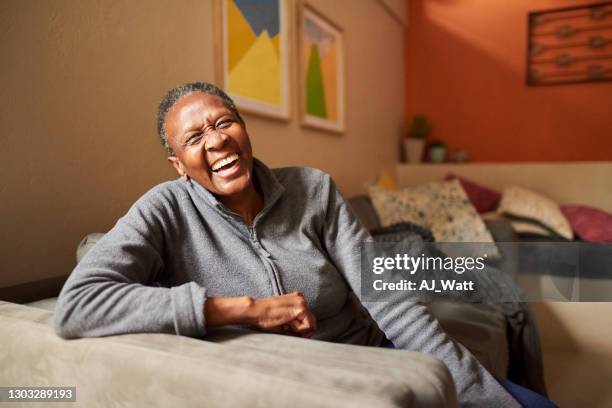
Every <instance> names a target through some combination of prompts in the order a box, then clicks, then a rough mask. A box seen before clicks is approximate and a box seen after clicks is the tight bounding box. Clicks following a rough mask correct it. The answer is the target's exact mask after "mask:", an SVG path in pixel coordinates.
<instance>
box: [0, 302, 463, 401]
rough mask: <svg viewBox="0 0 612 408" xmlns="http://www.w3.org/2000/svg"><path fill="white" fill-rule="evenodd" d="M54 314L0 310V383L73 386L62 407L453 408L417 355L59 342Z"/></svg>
mask: <svg viewBox="0 0 612 408" xmlns="http://www.w3.org/2000/svg"><path fill="white" fill-rule="evenodd" d="M52 307H53V300H48V301H43V302H36V303H34V304H32V305H31V306H26V305H19V304H15V303H9V302H3V301H0V344H1V345H2V348H1V350H0V366H1V367H2V370H0V384H2V385H4V386H9V385H12V386H76V392H77V402H76V404H75V403H66V404H65V406H70V407H75V406H78V407H111V406H122V407H169V406H176V407H192V406H193V407H209V406H210V407H217V406H219V407H231V406H240V407H243V406H256V407H301V406H304V407H344V406H346V407H400V406H401V407H455V406H457V399H456V396H455V389H454V385H453V382H452V379H451V377H450V373H449V372H448V369H447V368H446V366H445V365H444V364H442V363H441V362H440V361H438V360H436V359H434V358H432V357H429V356H427V355H424V354H420V353H414V352H409V351H403V350H388V349H382V348H373V347H362V346H349V345H342V344H333V343H326V342H321V341H314V340H305V339H300V338H295V337H288V336H280V335H274V334H265V333H255V332H250V331H241V332H238V331H237V330H223V331H217V332H215V333H213V334H212V335H211V336H210V337H208V338H207V340H206V341H203V340H198V339H192V338H187V337H181V336H173V335H164V334H130V335H123V336H112V337H106V338H95V339H79V340H63V339H61V338H59V337H58V336H56V335H55V333H54V331H53V328H52V323H51V322H52V312H51V311H50V310H45V309H50V308H52ZM62 405H63V404H60V403H54V404H53V406H54V407H60V406H62ZM2 406H10V404H6V405H5V404H4V403H3V405H2Z"/></svg>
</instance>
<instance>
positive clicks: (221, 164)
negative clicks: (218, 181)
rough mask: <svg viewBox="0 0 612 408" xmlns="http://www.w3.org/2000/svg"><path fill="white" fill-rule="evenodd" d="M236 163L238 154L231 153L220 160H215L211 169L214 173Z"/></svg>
mask: <svg viewBox="0 0 612 408" xmlns="http://www.w3.org/2000/svg"><path fill="white" fill-rule="evenodd" d="M236 163H238V154H237V153H233V154H230V155H229V156H227V157H225V158H223V159H221V160H217V161H216V162H215V163H214V164H213V165H212V171H213V172H215V173H218V172H220V171H223V170H228V169H229V168H231V167H233V166H234V165H235V164H236Z"/></svg>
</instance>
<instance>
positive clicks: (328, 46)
mask: <svg viewBox="0 0 612 408" xmlns="http://www.w3.org/2000/svg"><path fill="white" fill-rule="evenodd" d="M300 60H301V61H300V88H301V98H302V108H301V109H302V115H301V118H302V124H304V125H306V126H313V127H317V128H321V129H325V130H331V131H336V132H343V131H344V59H343V42H342V32H341V30H340V29H339V28H338V27H336V26H335V25H334V24H333V23H331V22H330V21H329V20H327V19H325V18H324V17H323V16H321V15H320V14H319V13H317V12H316V11H315V10H313V9H312V8H311V7H310V6H308V5H304V7H303V9H302V14H301V30H300Z"/></svg>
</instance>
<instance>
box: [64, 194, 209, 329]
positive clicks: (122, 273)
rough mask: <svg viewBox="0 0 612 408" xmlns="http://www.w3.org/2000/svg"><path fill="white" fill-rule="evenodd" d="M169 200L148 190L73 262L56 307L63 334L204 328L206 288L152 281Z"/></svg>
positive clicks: (160, 265) (161, 266)
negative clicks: (90, 247) (77, 262)
mask: <svg viewBox="0 0 612 408" xmlns="http://www.w3.org/2000/svg"><path fill="white" fill-rule="evenodd" d="M171 207H172V203H168V202H164V201H163V200H162V197H161V195H160V194H152V193H151V192H150V193H147V194H145V196H143V197H142V198H141V199H140V200H138V201H137V202H136V204H134V205H133V206H132V208H130V210H129V211H128V213H127V214H126V215H125V216H124V217H122V218H121V219H119V221H118V222H117V224H116V225H115V226H114V227H113V228H112V229H111V230H110V231H109V232H108V233H107V234H106V235H105V236H104V237H103V238H102V239H100V241H98V242H97V243H96V245H95V246H94V247H93V248H92V249H91V250H90V251H89V252H88V253H87V254H86V255H85V257H83V259H82V260H81V262H80V263H79V264H78V265H77V266H76V268H75V269H74V271H73V272H72V274H71V275H70V277H69V278H68V280H67V281H66V284H65V285H64V287H63V289H62V291H61V293H60V295H59V298H58V300H57V304H56V306H55V313H54V325H55V331H56V333H57V334H58V335H59V336H61V337H63V338H76V337H94V336H108V335H114V334H125V333H140V332H156V333H174V334H177V335H183V336H192V337H196V336H203V335H204V334H205V321H204V302H205V300H206V290H205V288H203V287H201V286H199V285H197V284H196V283H194V282H189V283H185V284H183V285H181V286H176V287H172V288H165V287H157V286H154V281H155V280H156V279H157V278H158V276H159V275H160V274H161V272H162V271H163V269H164V260H163V256H162V254H163V247H164V228H165V225H164V224H165V223H166V222H167V220H168V217H167V213H168V211H171Z"/></svg>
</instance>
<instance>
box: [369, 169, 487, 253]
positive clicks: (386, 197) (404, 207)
mask: <svg viewBox="0 0 612 408" xmlns="http://www.w3.org/2000/svg"><path fill="white" fill-rule="evenodd" d="M369 194H370V198H371V199H372V204H373V205H374V208H375V209H376V212H377V213H378V216H379V217H380V222H381V224H382V225H383V226H387V225H391V224H395V223H398V222H402V221H408V222H412V223H415V224H419V225H422V226H424V227H426V228H429V229H430V230H431V232H432V234H433V236H434V238H435V240H436V241H437V242H480V243H493V237H492V236H491V233H490V232H489V230H487V227H486V226H485V224H484V222H483V221H482V219H481V218H480V216H479V215H478V212H477V211H476V208H474V206H473V205H472V203H471V202H470V200H469V198H468V197H467V195H466V194H465V191H464V190H463V188H462V187H461V184H460V183H459V181H458V180H450V181H436V182H431V183H427V184H422V185H420V186H417V187H414V188H405V189H401V190H397V191H389V190H386V189H381V188H380V187H376V186H373V187H370V189H369ZM487 249H488V253H489V255H490V256H498V251H497V247H496V246H495V245H494V244H491V245H487Z"/></svg>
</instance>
